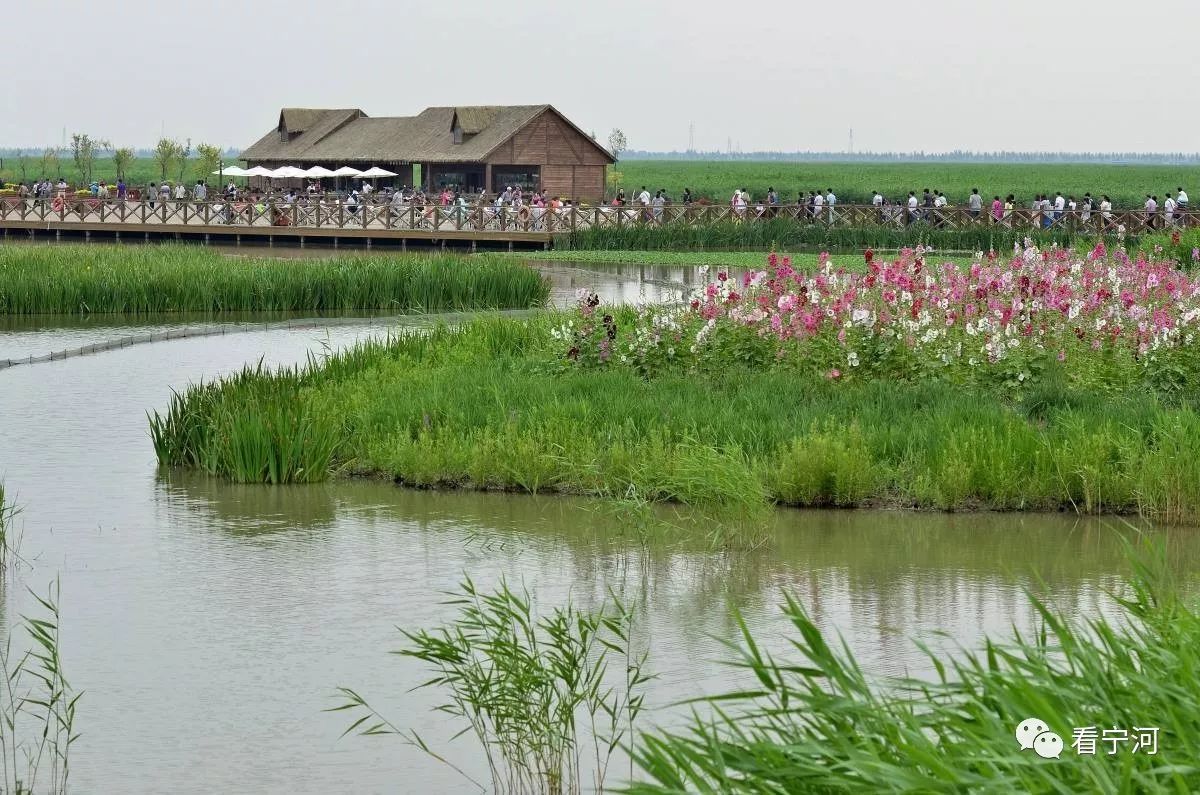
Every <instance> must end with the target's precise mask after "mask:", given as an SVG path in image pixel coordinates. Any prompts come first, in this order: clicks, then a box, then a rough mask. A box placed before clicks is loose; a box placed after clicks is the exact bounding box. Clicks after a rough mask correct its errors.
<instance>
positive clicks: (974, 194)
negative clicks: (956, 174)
mask: <svg viewBox="0 0 1200 795" xmlns="http://www.w3.org/2000/svg"><path fill="white" fill-rule="evenodd" d="M996 201H1000V197H999V196H997V197H996ZM981 210H983V197H982V196H980V195H979V188H971V195H970V197H969V198H968V199H967V212H968V213H970V214H971V217H972V218H978V217H979V213H980V211H981Z"/></svg>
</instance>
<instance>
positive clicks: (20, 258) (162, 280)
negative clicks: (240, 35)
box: [0, 245, 549, 315]
mask: <svg viewBox="0 0 1200 795" xmlns="http://www.w3.org/2000/svg"><path fill="white" fill-rule="evenodd" d="M548 295H549V287H548V286H547V285H546V284H545V283H544V281H543V280H542V278H541V277H540V276H539V275H538V274H537V273H535V272H533V271H532V270H530V269H529V268H526V267H524V266H523V265H521V264H520V263H518V262H514V261H513V260H511V259H505V258H502V257H499V256H488V255H480V256H477V257H472V258H471V259H470V260H465V259H463V258H462V257H454V256H445V255H421V254H412V255H403V256H396V255H350V256H343V257H331V258H322V259H313V260H279V259H269V258H266V257H229V256H225V255H223V254H220V253H218V252H215V251H212V250H209V249H204V248H198V247H195V246H99V245H96V246H58V245H56V246H4V247H3V248H0V314H9V315H29V314H50V313H56V314H71V313H85V314H87V313H120V314H128V315H138V314H147V313H158V312H184V311H187V312H212V313H220V312H230V311H314V312H343V311H353V310H361V311H370V312H387V313H402V312H422V311H423V312H435V311H444V310H458V309H516V308H520V309H524V308H528V307H532V306H537V305H540V304H541V303H543V302H544V301H545V300H546V298H547V296H548Z"/></svg>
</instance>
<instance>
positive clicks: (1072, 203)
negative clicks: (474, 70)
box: [611, 185, 1188, 229]
mask: <svg viewBox="0 0 1200 795" xmlns="http://www.w3.org/2000/svg"><path fill="white" fill-rule="evenodd" d="M1164 195H1165V199H1163V201H1162V202H1161V203H1160V202H1159V198H1158V196H1156V195H1152V194H1147V195H1146V201H1145V204H1144V205H1143V208H1142V212H1143V213H1144V218H1145V222H1146V225H1147V226H1149V227H1150V228H1152V229H1153V228H1159V227H1164V226H1173V225H1176V224H1178V223H1179V222H1180V221H1181V220H1182V219H1183V218H1184V216H1185V214H1186V213H1187V211H1188V195H1187V191H1185V190H1184V189H1183V187H1177V188H1175V190H1174V191H1166V192H1165V194H1164ZM674 203H675V202H674V201H673V200H672V198H671V196H670V194H669V193H668V191H667V190H666V189H665V188H660V189H659V190H657V191H655V192H654V194H653V195H652V194H651V193H650V191H649V190H648V189H647V188H646V186H644V185H643V186H642V188H641V190H640V191H638V192H637V193H636V194H634V196H633V199H632V200H631V199H629V198H628V197H627V196H626V194H625V191H624V189H623V188H619V189H618V190H617V193H616V195H615V196H614V197H613V198H612V200H611V206H612V207H627V206H630V205H631V204H632V205H633V206H634V207H636V208H638V209H639V210H640V211H641V215H642V216H643V217H644V218H645V219H646V220H651V221H653V220H657V219H660V218H661V217H662V214H663V208H665V207H668V206H670V205H672V204H674ZM679 203H680V204H682V205H684V206H691V205H693V204H696V203H701V204H710V202H707V201H705V200H697V199H696V198H695V197H694V196H693V194H692V191H691V189H689V188H684V189H683V194H682V196H681V198H680V200H679ZM837 204H838V197H837V194H836V193H835V192H834V190H833V188H828V189H827V190H825V191H823V192H822V191H819V190H812V191H808V192H807V193H805V192H804V191H801V192H800V193H799V195H798V196H797V197H796V200H795V202H794V203H790V204H789V203H787V202H786V201H785V200H784V199H783V198H782V197H781V196H780V194H779V192H778V191H776V190H775V188H773V187H769V188H767V192H766V193H765V194H764V195H762V196H760V197H758V198H757V199H752V198H751V195H750V192H749V191H748V190H746V189H745V188H739V189H738V190H735V191H734V192H733V194H732V195H731V196H730V198H729V206H730V208H732V210H733V211H734V213H735V214H736V215H738V216H746V215H749V214H750V213H753V214H754V215H755V216H756V217H776V216H778V215H779V214H780V211H781V210H782V209H783V208H785V207H787V208H789V209H790V210H791V215H792V216H794V217H796V218H797V219H798V220H802V219H804V218H809V219H812V220H814V221H815V220H827V221H829V222H831V223H832V222H833V221H834V220H835V219H836V218H837V217H838V216H837V212H838V211H837ZM871 207H873V208H874V211H875V215H876V217H877V220H878V221H879V222H880V223H884V224H886V223H895V224H897V225H906V224H912V223H916V222H920V221H923V222H926V223H929V224H931V225H933V226H939V225H942V224H944V223H946V221H947V217H948V209H949V208H951V207H955V208H960V209H963V210H965V212H966V214H967V215H968V216H970V217H973V218H981V219H985V220H988V221H990V222H991V223H995V224H1000V225H1007V226H1011V225H1013V223H1014V222H1016V221H1017V216H1018V215H1019V216H1020V220H1021V221H1022V222H1028V223H1032V224H1033V225H1035V226H1038V227H1041V228H1050V227H1052V226H1054V225H1055V224H1057V223H1059V222H1060V221H1062V220H1064V219H1074V220H1077V221H1078V222H1080V223H1083V224H1090V223H1092V222H1093V221H1094V220H1097V221H1098V222H1100V223H1102V224H1104V225H1108V224H1110V223H1112V222H1113V219H1114V215H1113V203H1112V199H1111V198H1109V197H1108V196H1107V195H1100V196H1099V197H1096V196H1093V195H1092V194H1091V193H1090V192H1088V193H1084V194H1083V196H1081V197H1079V198H1078V199H1077V198H1076V197H1075V196H1074V195H1067V196H1064V195H1063V194H1062V193H1061V192H1057V193H1055V194H1054V195H1053V196H1051V195H1050V194H1037V195H1036V196H1034V197H1033V198H1032V199H1031V200H1030V201H1029V203H1028V204H1027V205H1023V206H1022V205H1020V204H1019V202H1018V200H1017V198H1016V196H1014V195H1013V194H1011V193H1010V194H1008V195H1007V196H1005V197H1004V198H1001V197H1000V195H999V194H997V195H994V196H993V197H992V199H991V201H990V202H987V201H985V199H984V197H983V195H982V194H980V192H979V189H978V188H973V189H972V190H971V193H970V195H969V196H967V197H966V200H965V201H964V202H962V203H960V204H956V205H952V204H951V202H950V200H949V199H947V198H946V195H945V193H943V192H942V191H940V190H930V189H929V188H925V189H924V190H923V191H922V192H921V194H920V195H919V196H918V195H917V192H916V191H909V192H908V196H907V197H904V198H902V199H899V200H895V201H893V200H892V199H890V198H888V197H885V196H884V195H883V194H882V193H881V192H879V191H874V190H873V191H871ZM1018 209H1021V210H1028V211H1029V212H1028V215H1026V214H1025V213H1024V212H1021V213H1017V212H1015V211H1017V210H1018Z"/></svg>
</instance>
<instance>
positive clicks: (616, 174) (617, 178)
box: [608, 168, 625, 195]
mask: <svg viewBox="0 0 1200 795" xmlns="http://www.w3.org/2000/svg"><path fill="white" fill-rule="evenodd" d="M624 181H625V175H624V174H622V173H621V172H620V171H617V170H616V169H615V168H610V169H609V170H608V187H609V189H610V192H611V193H613V194H614V195H615V194H616V192H617V188H619V187H621V183H623V182H624Z"/></svg>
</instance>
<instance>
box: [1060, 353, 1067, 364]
mask: <svg viewBox="0 0 1200 795" xmlns="http://www.w3.org/2000/svg"><path fill="white" fill-rule="evenodd" d="M1058 360H1059V361H1060V362H1065V361H1066V360H1067V352H1066V351H1059V352H1058Z"/></svg>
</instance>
